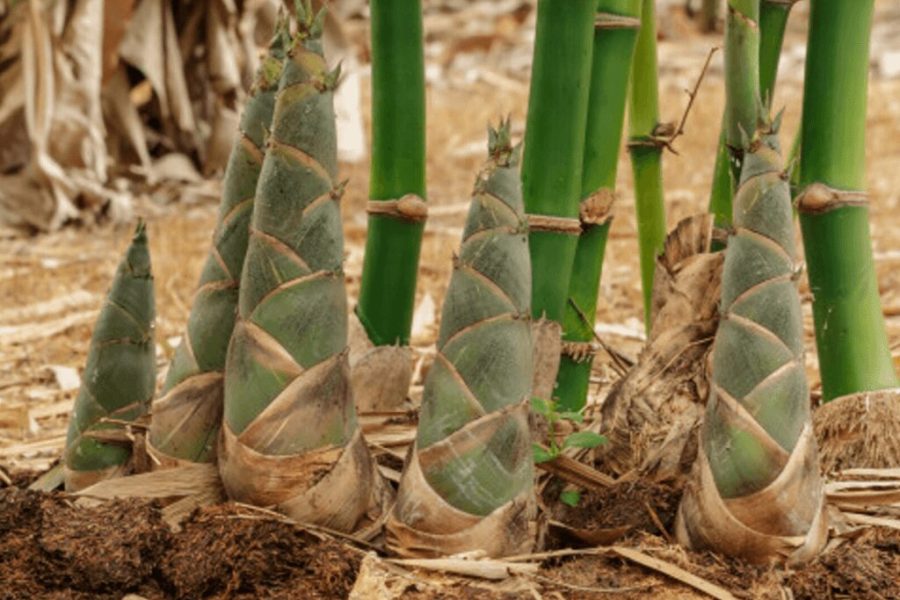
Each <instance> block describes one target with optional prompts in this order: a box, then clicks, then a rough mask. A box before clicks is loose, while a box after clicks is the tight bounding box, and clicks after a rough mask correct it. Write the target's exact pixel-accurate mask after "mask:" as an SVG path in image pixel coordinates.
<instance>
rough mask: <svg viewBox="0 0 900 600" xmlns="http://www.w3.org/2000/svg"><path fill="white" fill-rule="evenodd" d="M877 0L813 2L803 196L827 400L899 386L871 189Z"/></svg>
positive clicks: (800, 207) (801, 205)
mask: <svg viewBox="0 0 900 600" xmlns="http://www.w3.org/2000/svg"><path fill="white" fill-rule="evenodd" d="M873 5H874V0H812V2H811V8H810V30H809V42H808V51H807V61H806V79H805V84H804V94H803V123H802V125H801V130H802V142H801V147H802V152H801V155H800V188H801V190H802V191H801V194H800V197H799V198H798V200H797V204H798V210H799V212H800V225H801V228H802V231H803V243H804V247H805V249H806V260H807V268H808V271H809V285H810V290H811V291H812V295H813V318H814V323H815V330H816V347H817V348H818V353H819V370H820V373H821V376H822V395H823V398H824V399H825V400H826V401H827V400H831V399H833V398H836V397H838V396H843V395H846V394H853V393H856V392H861V391H867V390H877V389H882V388H889V387H894V386H896V385H897V377H896V374H895V372H894V367H893V364H892V361H891V353H890V349H889V346H888V339H887V333H886V331H885V325H884V317H883V316H882V312H881V303H880V299H879V295H878V283H877V281H876V274H875V265H874V261H873V258H872V243H871V237H870V235H869V220H868V219H869V208H868V202H867V198H866V194H865V175H866V173H865V168H866V165H865V138H866V136H865V129H866V93H867V85H868V73H869V36H870V28H871V23H872V13H873V10H874V8H873Z"/></svg>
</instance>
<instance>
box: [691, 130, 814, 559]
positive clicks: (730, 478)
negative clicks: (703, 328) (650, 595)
mask: <svg viewBox="0 0 900 600" xmlns="http://www.w3.org/2000/svg"><path fill="white" fill-rule="evenodd" d="M777 129H778V122H777V121H776V123H775V124H774V126H773V127H772V128H771V129H768V130H763V131H761V132H760V134H759V135H758V136H757V137H755V138H754V139H753V140H748V142H747V143H746V144H745V146H744V147H745V153H744V155H743V168H742V174H741V180H740V186H739V187H738V191H737V194H736V195H735V204H734V233H733V235H731V238H730V239H729V242H728V247H727V249H726V251H725V252H726V253H725V265H724V268H723V274H722V299H721V308H720V312H721V318H720V321H719V329H718V331H717V333H716V339H715V343H714V345H713V353H712V363H711V367H712V377H711V390H710V399H709V402H708V403H707V407H706V414H705V417H704V420H703V427H702V430H701V436H700V439H701V442H700V452H699V453H698V459H697V460H698V462H699V465H698V467H699V468H696V469H695V470H694V472H693V475H692V478H693V480H692V481H691V482H690V483H689V485H688V486H687V488H686V490H685V495H684V498H683V500H682V504H681V507H680V509H679V518H678V523H677V525H676V531H677V533H678V536H679V539H681V540H682V541H683V542H685V543H688V544H689V545H691V546H693V547H695V548H712V549H714V550H717V551H719V552H725V553H728V554H732V555H736V556H741V557H744V558H747V559H749V560H752V561H756V562H768V561H769V560H771V559H773V558H786V559H788V560H793V561H801V560H807V559H809V558H811V557H812V556H814V555H815V554H816V553H817V552H818V551H819V549H821V547H822V546H823V545H824V543H825V541H826V540H827V524H826V520H825V510H824V509H825V506H824V492H823V488H822V481H821V479H820V477H819V468H818V464H817V458H816V456H817V455H816V445H815V438H814V436H813V432H812V424H811V415H810V406H809V388H808V384H807V381H806V371H805V367H804V358H803V357H804V349H803V316H802V312H801V310H800V296H799V294H798V292H797V287H796V284H795V282H794V276H795V272H796V264H797V251H796V246H795V242H794V224H793V209H792V206H791V196H790V188H789V185H788V182H787V181H785V179H784V177H783V166H782V160H781V155H780V149H779V144H778V136H777V133H778V132H777Z"/></svg>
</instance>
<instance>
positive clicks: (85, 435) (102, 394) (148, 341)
mask: <svg viewBox="0 0 900 600" xmlns="http://www.w3.org/2000/svg"><path fill="white" fill-rule="evenodd" d="M155 311H156V309H155V304H154V296H153V275H152V274H151V270H150V251H149V248H148V246H147V231H146V228H145V226H144V223H143V222H141V223H138V226H137V229H135V232H134V237H133V239H132V240H131V245H129V246H128V250H127V251H126V252H125V256H124V258H123V259H122V262H120V263H119V267H118V269H117V270H116V275H115V278H114V279H113V283H112V287H111V288H110V290H109V294H108V295H107V298H106V303H105V304H104V305H103V308H101V309H100V316H99V317H98V318H97V323H96V324H95V325H94V333H93V336H92V337H91V345H90V349H89V350H88V358H87V364H86V365H85V367H84V372H83V374H82V377H81V381H82V384H81V389H80V390H79V392H78V397H77V398H76V399H75V408H74V409H73V411H72V418H71V419H70V420H69V431H68V435H67V436H66V450H65V453H64V455H63V461H64V464H65V482H66V490H68V491H77V490H80V489H83V488H86V487H88V486H90V485H92V484H94V483H97V482H98V481H101V480H103V479H109V478H111V477H116V476H118V475H124V474H127V471H128V462H129V459H130V458H131V443H130V439H129V438H128V437H127V435H125V431H123V426H122V423H123V422H129V421H135V420H136V419H137V418H138V417H140V416H141V415H144V414H146V413H147V410H148V409H149V408H150V402H151V400H152V399H153V390H154V387H155V385H156V346H155V344H154V341H153V321H154V318H155ZM105 419H110V420H115V422H104V420H105Z"/></svg>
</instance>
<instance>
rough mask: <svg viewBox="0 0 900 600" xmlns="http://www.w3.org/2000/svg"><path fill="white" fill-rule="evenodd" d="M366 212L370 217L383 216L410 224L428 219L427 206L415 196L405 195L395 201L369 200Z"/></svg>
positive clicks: (420, 198) (419, 197)
mask: <svg viewBox="0 0 900 600" xmlns="http://www.w3.org/2000/svg"><path fill="white" fill-rule="evenodd" d="M366 212H367V213H369V214H370V215H385V216H388V217H393V218H395V219H401V220H403V221H409V222H412V223H424V222H425V220H426V219H428V205H427V204H426V203H425V200H423V199H422V197H421V196H418V195H417V194H406V195H405V196H403V197H401V198H397V199H395V200H369V201H368V202H367V203H366Z"/></svg>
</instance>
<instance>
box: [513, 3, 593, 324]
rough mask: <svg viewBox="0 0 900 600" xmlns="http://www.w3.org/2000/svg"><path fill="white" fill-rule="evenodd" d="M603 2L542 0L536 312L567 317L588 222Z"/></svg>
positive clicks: (534, 75)
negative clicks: (581, 209)
mask: <svg viewBox="0 0 900 600" xmlns="http://www.w3.org/2000/svg"><path fill="white" fill-rule="evenodd" d="M596 7H597V2H596V0H539V2H538V14H537V31H536V37H535V45H534V60H533V62H532V71H531V90H530V94H529V99H528V117H527V122H526V126H525V149H524V156H523V157H522V194H523V197H524V201H525V210H526V211H527V212H528V214H529V220H530V224H531V232H530V234H529V238H528V240H529V249H530V253H531V265H532V276H533V277H532V297H531V310H532V314H533V315H534V316H535V318H547V319H550V320H551V321H554V322H556V323H561V322H562V319H563V313H564V309H565V306H566V298H567V296H568V291H569V280H570V278H571V275H572V264H573V262H574V259H575V249H576V246H577V244H578V235H579V234H580V233H581V226H580V223H579V222H578V219H577V217H578V206H579V200H580V198H581V168H582V166H581V165H582V158H583V153H584V143H585V127H586V126H587V104H588V97H589V94H590V84H589V82H590V76H591V58H592V48H593V31H594V19H595V15H596V12H597V11H596Z"/></svg>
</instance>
